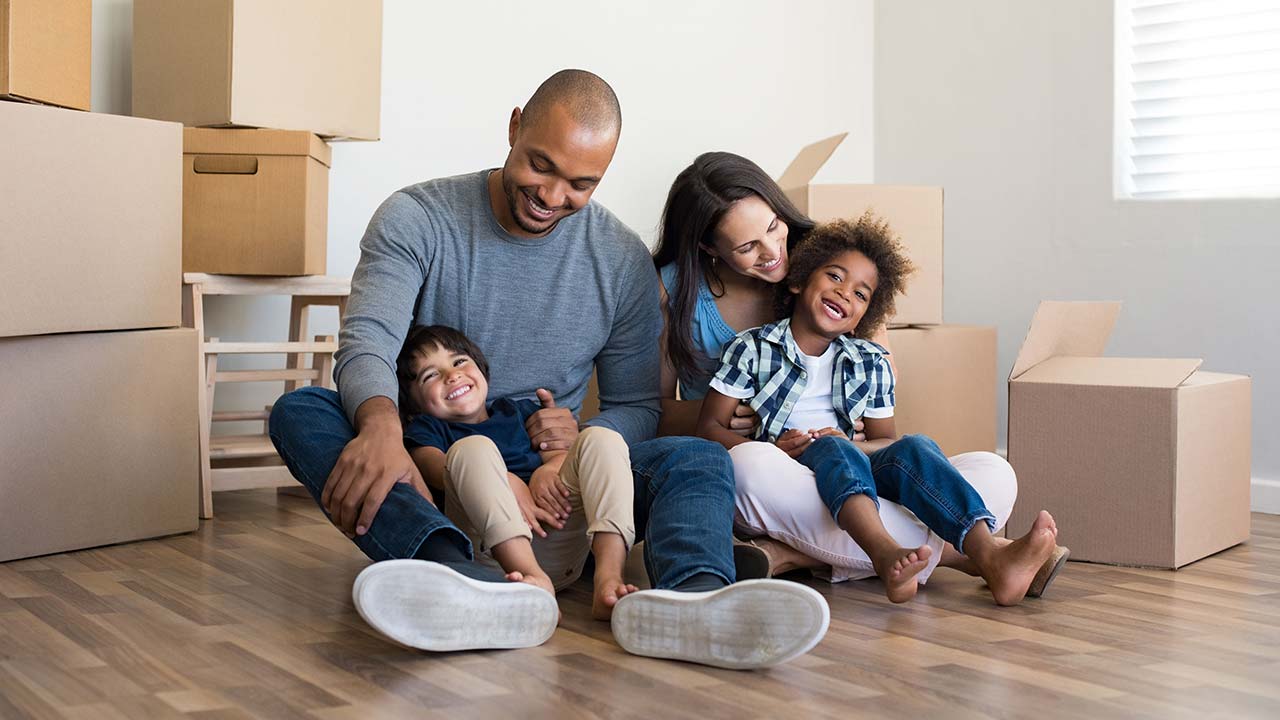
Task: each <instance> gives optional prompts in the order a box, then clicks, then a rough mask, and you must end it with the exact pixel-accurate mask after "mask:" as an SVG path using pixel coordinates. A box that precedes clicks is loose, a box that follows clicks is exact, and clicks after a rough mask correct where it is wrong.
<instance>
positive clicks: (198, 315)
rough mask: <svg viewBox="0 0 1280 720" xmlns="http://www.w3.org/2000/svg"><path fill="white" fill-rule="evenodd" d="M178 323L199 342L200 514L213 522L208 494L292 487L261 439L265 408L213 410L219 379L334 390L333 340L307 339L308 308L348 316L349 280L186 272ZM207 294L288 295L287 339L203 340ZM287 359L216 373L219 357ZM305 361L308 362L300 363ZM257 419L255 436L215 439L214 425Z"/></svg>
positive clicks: (266, 439)
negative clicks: (261, 367) (258, 427)
mask: <svg viewBox="0 0 1280 720" xmlns="http://www.w3.org/2000/svg"><path fill="white" fill-rule="evenodd" d="M182 282H183V286H182V289H183V292H182V318H183V325H185V326H186V327H191V328H195V329H196V332H197V333H198V334H199V337H200V338H201V353H200V368H199V375H198V377H199V378H200V387H199V407H200V517H202V518H211V517H213V492H214V491H216V490H244V489H247V488H264V487H295V486H297V485H298V482H297V481H296V480H294V478H293V476H292V475H291V474H290V473H289V470H288V468H286V467H285V466H284V464H283V461H282V460H281V459H280V456H279V455H278V454H277V453H276V449H275V446H274V445H272V443H271V438H270V437H268V436H267V432H266V430H267V418H268V417H269V416H270V414H271V408H270V407H269V406H268V407H267V408H266V409H265V410H249V411H224V412H214V411H213V397H214V388H215V387H216V386H217V384H218V383H225V382H267V381H271V382H280V381H283V382H284V391H285V392H289V391H290V390H294V389H296V388H298V387H301V386H302V385H316V386H320V387H333V380H332V376H333V353H334V352H335V351H336V350H337V349H338V343H337V341H336V339H335V338H334V337H333V336H331V335H329V336H316V337H315V338H313V339H304V338H307V318H308V313H307V311H308V309H309V308H311V307H315V306H333V307H336V308H337V310H338V322H339V324H341V322H342V318H343V317H344V316H345V315H346V309H347V296H348V295H350V294H351V279H350V278H339V277H328V276H323V275H312V276H303V277H256V276H244V275H208V274H205V273H184V274H183V276H182ZM212 295H288V296H290V297H292V303H291V305H290V309H289V339H288V340H287V341H286V342H224V341H221V340H219V339H218V338H212V337H208V336H207V335H206V334H205V325H204V299H205V297H207V296H212ZM280 353H284V354H285V358H286V359H285V367H283V368H276V369H270V370H219V369H218V356H219V355H241V354H252V355H264V354H280ZM306 356H310V361H309V364H304V361H305V360H306ZM246 420H261V421H262V428H263V431H262V433H261V434H254V435H213V434H212V433H211V430H212V427H213V423H215V422H235V421H240V422H243V421H246Z"/></svg>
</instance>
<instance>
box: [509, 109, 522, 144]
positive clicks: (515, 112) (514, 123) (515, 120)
mask: <svg viewBox="0 0 1280 720" xmlns="http://www.w3.org/2000/svg"><path fill="white" fill-rule="evenodd" d="M519 134H520V108H518V107H515V108H512V109H511V121H510V122H508V123H507V146H508V147H515V146H516V135H519Z"/></svg>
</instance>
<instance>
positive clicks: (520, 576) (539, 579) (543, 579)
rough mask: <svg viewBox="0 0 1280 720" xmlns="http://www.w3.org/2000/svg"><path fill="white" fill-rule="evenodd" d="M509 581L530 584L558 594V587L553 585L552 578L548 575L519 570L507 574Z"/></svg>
mask: <svg viewBox="0 0 1280 720" xmlns="http://www.w3.org/2000/svg"><path fill="white" fill-rule="evenodd" d="M507 579H508V580H510V581H511V582H522V583H528V584H530V585H532V586H534V587H540V588H542V589H543V590H546V591H547V592H549V593H551V594H552V595H555V594H556V586H555V585H553V584H552V583H551V578H550V577H547V575H546V573H531V572H529V573H523V572H520V571H518V570H516V571H512V572H509V573H507Z"/></svg>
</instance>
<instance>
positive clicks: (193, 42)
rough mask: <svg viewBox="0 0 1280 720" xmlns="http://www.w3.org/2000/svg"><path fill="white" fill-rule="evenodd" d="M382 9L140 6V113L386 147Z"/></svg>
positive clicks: (136, 31)
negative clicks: (377, 143)
mask: <svg viewBox="0 0 1280 720" xmlns="http://www.w3.org/2000/svg"><path fill="white" fill-rule="evenodd" d="M381 95H382V2H381V0H253V2H244V1H243V0H241V1H240V2H236V0H134V3H133V114H134V115H137V116H139V117H151V118H158V119H161V120H174V121H177V122H181V123H183V124H185V125H193V126H204V127H231V126H241V127H261V128H274V129H279V130H307V131H310V132H314V133H316V134H319V135H325V136H330V137H344V138H351V139H358V140H377V139H378V137H379V114H380V112H381Z"/></svg>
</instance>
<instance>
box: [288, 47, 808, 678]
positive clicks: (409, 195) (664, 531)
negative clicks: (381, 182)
mask: <svg viewBox="0 0 1280 720" xmlns="http://www.w3.org/2000/svg"><path fill="white" fill-rule="evenodd" d="M621 128H622V115H621V111H620V109H619V106H618V101H617V97H616V96H615V95H614V92H613V90H612V88H610V87H609V85H608V84H607V83H605V82H604V81H603V80H602V79H600V78H599V77H597V76H595V75H593V74H591V73H588V72H585V71H581V70H564V71H561V72H559V73H556V74H555V75H553V76H552V77H551V78H549V79H548V80H547V81H546V82H544V83H543V84H542V85H541V86H540V87H539V88H538V90H537V92H535V93H534V95H533V97H531V98H530V99H529V102H528V103H527V104H526V105H525V107H524V108H523V110H522V109H521V108H515V109H514V110H513V111H512V113H511V119H510V124H509V129H508V143H509V145H510V148H511V149H510V152H509V154H508V155H507V159H506V162H505V163H504V164H503V167H502V168H501V169H497V170H486V171H482V172H479V173H473V174H470V175H461V176H457V177H452V178H444V179H440V180H433V181H428V182H425V183H421V184H418V185H413V186H410V187H408V188H405V189H403V190H400V191H399V192H397V193H395V194H393V195H392V196H391V197H390V198H388V199H387V201H386V202H384V203H383V205H382V207H381V208H379V209H378V211H377V213H376V214H375V215H374V217H373V219H372V220H371V221H370V224H369V228H368V230H367V231H366V233H365V236H364V239H363V240H362V241H361V257H360V262H359V265H358V266H357V267H356V271H355V275H354V277H353V278H352V285H351V298H350V301H349V303H348V309H347V314H346V318H345V321H344V323H343V327H342V331H341V335H340V343H339V345H340V347H339V350H338V354H337V365H336V369H335V373H334V374H335V378H336V380H337V383H338V389H339V393H340V395H339V394H337V393H333V392H332V391H328V390H324V389H320V388H304V389H302V390H299V391H296V392H294V393H291V394H289V395H286V396H285V397H283V398H281V399H280V401H279V402H277V404H276V406H275V409H274V410H273V412H272V416H271V422H270V428H271V436H272V440H273V441H274V442H275V444H276V447H277V449H279V451H280V455H281V457H282V458H284V460H285V462H286V464H288V466H289V468H290V470H291V471H292V472H293V474H294V476H295V477H297V478H298V480H299V481H300V482H302V483H303V485H305V486H306V487H307V488H308V490H309V491H310V492H311V494H312V496H313V497H315V498H316V500H317V501H318V502H319V503H320V505H321V506H322V507H323V509H324V510H325V512H326V513H327V514H328V515H329V517H330V519H331V520H332V521H333V523H334V524H335V525H337V526H338V527H339V528H340V529H342V531H343V532H344V533H345V534H347V536H348V537H350V538H352V539H353V540H354V541H355V542H356V544H357V545H358V546H359V547H360V549H361V550H363V551H364V552H365V554H367V555H368V556H369V557H370V558H371V559H373V560H375V561H389V562H375V563H374V564H373V565H371V566H370V567H369V568H367V569H366V570H365V571H364V572H363V573H361V575H360V577H359V578H357V581H356V585H355V588H354V590H353V593H354V598H355V602H356V607H357V608H358V609H359V611H360V613H361V615H362V616H363V617H364V618H365V619H366V621H368V622H369V623H370V624H371V625H372V626H373V627H375V628H376V629H378V630H380V631H381V632H383V633H385V634H387V635H389V636H390V637H392V638H394V639H396V640H399V641H401V642H403V643H405V644H408V645H412V646H414V647H419V648H423V649H428V650H454V649H464V648H483V647H524V646H530V645H536V644H539V643H541V642H543V641H545V640H546V639H547V638H548V637H550V635H551V633H552V632H553V631H554V629H555V625H556V621H557V617H558V613H557V610H556V605H555V601H554V598H553V597H550V596H549V595H548V593H546V592H545V591H543V590H541V589H538V588H535V587H533V586H531V585H528V584H525V583H519V582H508V580H511V579H517V578H505V577H503V576H502V575H501V574H500V573H498V572H496V571H492V570H490V569H489V568H487V567H485V566H482V565H480V564H478V563H475V562H474V561H473V560H472V548H471V546H470V543H469V541H468V540H467V538H466V536H465V535H464V534H463V533H461V532H460V531H459V530H458V529H457V528H456V527H454V526H453V524H452V523H450V522H449V521H448V519H447V518H445V517H444V515H443V514H441V512H440V511H439V510H438V509H437V508H436V507H435V506H434V505H433V504H432V503H431V501H430V500H429V494H428V492H427V490H426V487H425V484H424V483H423V480H422V477H421V475H420V474H419V472H418V470H417V468H416V467H415V466H414V463H413V461H412V460H411V458H410V457H409V454H408V453H407V452H406V451H405V448H404V444H403V438H402V428H401V424H400V417H399V415H398V413H397V405H396V398H397V382H396V377H395V359H396V356H397V353H398V352H399V350H400V347H401V344H402V342H403V340H404V337H405V334H406V332H407V331H408V328H409V327H410V325H411V324H412V323H419V324H438V325H449V326H452V327H455V328H458V329H459V330H462V331H463V332H464V333H466V334H467V335H468V336H470V337H471V338H472V339H473V340H475V341H476V342H477V344H478V345H479V346H480V347H481V348H482V349H483V351H484V353H485V355H486V356H487V357H488V359H489V363H490V373H491V377H492V381H491V384H490V392H489V396H490V397H503V396H518V397H529V398H533V397H537V398H538V399H540V400H541V401H542V403H543V406H544V409H543V410H541V411H539V412H537V413H535V414H534V415H533V416H532V417H531V418H530V419H529V421H528V424H527V429H528V431H529V435H530V437H531V439H532V443H533V447H534V448H535V449H541V450H556V449H567V448H568V447H569V446H570V445H572V444H573V441H574V440H575V438H576V436H577V433H578V424H577V421H576V420H575V419H574V415H573V413H572V410H576V409H578V408H579V407H580V406H581V402H582V399H583V397H584V395H585V394H586V391H587V384H588V381H589V379H590V377H591V373H592V368H593V367H595V368H596V371H597V373H598V377H599V386H600V405H601V413H600V414H599V415H598V416H597V417H595V418H593V419H592V420H591V421H589V423H588V424H589V425H600V426H604V427H608V428H611V429H613V430H616V431H618V432H619V433H621V434H622V436H623V437H624V438H626V440H627V442H628V444H629V445H630V449H631V461H632V470H633V474H634V476H635V511H636V513H635V519H636V528H637V535H638V537H643V538H645V540H646V542H645V547H644V555H645V565H646V568H647V570H648V573H649V577H650V579H651V582H652V584H653V586H654V587H655V588H658V589H657V590H648V591H640V592H636V593H632V594H629V595H626V596H625V597H623V598H621V599H619V600H616V606H615V607H614V612H613V618H612V624H613V630H614V635H615V637H616V638H617V639H618V641H619V643H620V644H621V645H622V646H623V647H624V648H625V649H627V650H628V651H630V652H634V653H638V654H643V655H652V656H658V657H673V658H678V659H683V660H690V661H695V662H702V663H707V664H713V665H719V666H723V667H762V666H767V665H772V664H776V663H779V662H783V661H785V660H788V659H790V658H792V657H796V656H798V655H800V654H802V653H804V652H807V651H808V650H809V649H810V648H811V647H813V646H814V645H815V644H817V642H818V641H819V640H820V639H821V638H822V635H823V634H824V633H825V631H826V627H827V621H828V610H827V606H826V603H825V601H824V600H823V599H822V598H821V596H819V595H818V594H817V593H816V592H814V591H813V590H812V589H810V588H807V587H804V586H802V585H799V584H795V583H786V582H781V581H775V580H753V581H747V582H743V583H738V584H736V585H734V584H733V582H734V580H735V575H734V565H733V551H732V536H731V532H732V527H731V525H732V517H733V474H732V473H733V471H732V465H731V463H730V461H729V458H728V455H727V453H725V452H724V450H723V449H721V448H720V447H719V446H718V445H715V444H713V443H710V442H707V441H703V440H698V439H693V438H661V439H656V440H655V439H651V438H652V437H653V435H654V432H655V429H656V426H657V419H658V408H659V403H658V367H659V364H658V363H659V359H658V337H659V332H660V330H661V316H660V311H659V304H658V300H659V293H658V285H657V277H656V274H655V273H654V271H653V264H652V261H651V260H650V258H649V254H648V251H647V250H646V248H645V247H644V244H643V243H642V242H641V241H640V239H639V237H638V236H637V235H636V234H635V233H634V232H632V231H631V230H629V229H628V228H627V227H626V226H624V225H623V224H622V223H621V222H620V221H619V220H617V218H615V217H614V216H613V215H612V214H611V213H609V211H608V210H606V209H605V208H604V207H602V206H600V205H599V204H597V203H592V202H591V195H592V193H593V192H594V191H595V189H596V187H597V186H598V185H599V183H600V181H601V179H602V178H603V176H604V173H605V170H606V169H607V168H608V166H609V163H610V162H611V161H612V159H613V154H614V150H615V149H616V147H617V142H618V136H619V133H620V131H621ZM422 561H427V562H422Z"/></svg>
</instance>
